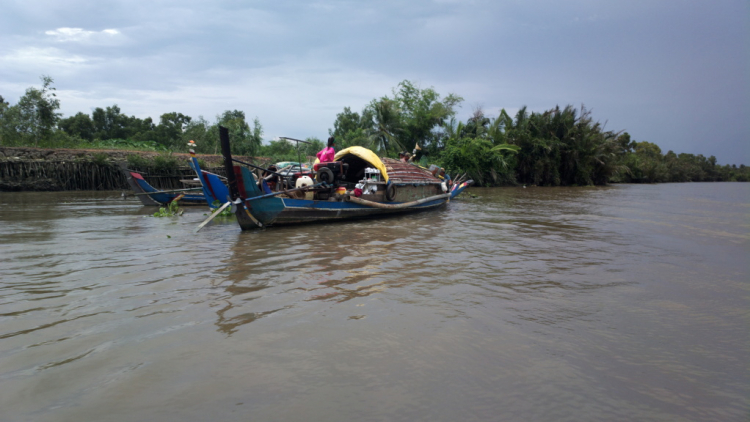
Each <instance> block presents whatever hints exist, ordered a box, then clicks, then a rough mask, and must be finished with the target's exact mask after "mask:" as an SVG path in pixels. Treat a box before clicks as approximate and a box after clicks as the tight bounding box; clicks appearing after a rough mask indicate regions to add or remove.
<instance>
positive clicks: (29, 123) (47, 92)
mask: <svg viewBox="0 0 750 422" xmlns="http://www.w3.org/2000/svg"><path fill="white" fill-rule="evenodd" d="M41 79H42V87H41V89H37V88H34V87H31V88H28V89H26V93H25V94H24V95H23V96H22V97H21V98H20V99H19V100H18V104H16V105H13V106H9V105H6V104H5V103H4V101H3V106H2V107H1V108H2V109H1V110H0V111H1V112H2V120H0V144H2V145H34V146H39V143H40V142H41V141H46V140H49V139H50V138H51V137H52V135H53V130H54V129H55V127H56V125H57V122H58V120H59V119H60V113H58V112H57V110H58V109H59V108H60V100H58V99H57V94H56V93H55V90H56V88H54V87H53V86H52V83H53V82H54V81H53V79H52V78H50V77H49V76H42V77H41Z"/></svg>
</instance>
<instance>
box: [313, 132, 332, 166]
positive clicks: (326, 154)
mask: <svg viewBox="0 0 750 422" xmlns="http://www.w3.org/2000/svg"><path fill="white" fill-rule="evenodd" d="M334 146H336V143H335V142H334V140H333V136H331V137H330V138H328V146H327V147H325V148H323V149H322V150H321V151H320V152H319V153H317V154H316V155H315V156H316V157H318V160H320V162H321V163H330V162H332V161H333V157H334V156H335V155H336V150H334V149H333V147H334Z"/></svg>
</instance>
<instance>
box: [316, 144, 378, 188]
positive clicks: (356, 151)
mask: <svg viewBox="0 0 750 422" xmlns="http://www.w3.org/2000/svg"><path fill="white" fill-rule="evenodd" d="M348 154H352V155H356V156H357V157H359V158H361V159H363V160H365V161H367V162H368V163H370V165H371V166H373V167H374V168H376V169H378V170H380V175H381V176H383V181H384V182H388V171H387V170H386V169H385V164H383V162H382V161H380V157H378V156H377V155H375V153H374V152H372V151H370V150H369V149H367V148H364V147H349V148H345V149H342V150H341V151H339V152H337V153H336V155H335V156H334V157H333V161H341V158H343V157H344V156H346V155H348ZM318 162H319V160H318V159H317V158H316V159H315V163H318Z"/></svg>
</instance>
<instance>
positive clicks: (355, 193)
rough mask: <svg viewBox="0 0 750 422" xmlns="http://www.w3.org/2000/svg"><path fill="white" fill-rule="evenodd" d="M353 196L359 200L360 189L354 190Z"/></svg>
mask: <svg viewBox="0 0 750 422" xmlns="http://www.w3.org/2000/svg"><path fill="white" fill-rule="evenodd" d="M354 196H356V197H357V198H359V197H360V196H362V189H360V188H354Z"/></svg>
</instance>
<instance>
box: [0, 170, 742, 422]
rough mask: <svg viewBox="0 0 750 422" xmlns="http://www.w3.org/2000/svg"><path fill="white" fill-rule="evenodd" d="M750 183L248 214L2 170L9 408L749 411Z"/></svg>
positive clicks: (320, 412) (567, 416)
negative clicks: (390, 210) (13, 187)
mask: <svg viewBox="0 0 750 422" xmlns="http://www.w3.org/2000/svg"><path fill="white" fill-rule="evenodd" d="M749 187H750V186H749V185H747V184H730V183H717V184H684V185H654V186H613V187H606V188H570V189H567V188H553V189H545V188H527V189H523V188H512V189H472V190H471V192H472V193H473V194H474V195H476V198H470V197H468V196H466V197H464V198H463V199H460V200H456V201H452V203H451V204H449V205H448V207H447V208H445V209H443V210H437V211H431V212H426V213H421V214H413V215H404V216H398V217H393V218H387V219H378V220H366V221H353V222H346V223H340V224H333V225H307V226H298V227H279V228H271V229H267V230H257V231H251V232H240V231H239V230H238V229H237V226H236V224H235V223H234V222H232V221H216V222H215V223H211V224H210V225H209V226H208V227H206V228H205V229H203V230H202V231H201V232H200V233H199V234H197V235H196V234H194V233H193V232H192V229H193V228H194V227H195V226H197V225H198V223H200V221H202V220H203V219H204V218H205V216H204V213H205V212H204V211H202V210H194V209H190V210H188V211H187V212H186V214H185V215H184V216H183V217H180V218H153V217H149V214H150V213H153V211H154V210H152V209H148V208H144V207H142V206H141V205H140V203H138V202H137V201H133V200H122V199H121V198H120V197H119V192H111V193H98V192H94V193H75V192H73V193H0V238H1V239H2V242H1V243H0V254H2V257H3V258H2V260H1V261H0V327H1V328H0V388H1V389H2V391H3V394H2V395H0V409H2V411H0V412H1V413H2V415H3V418H0V419H2V420H5V419H7V420H35V421H56V420H133V419H143V420H154V419H157V420H180V421H184V420H207V419H211V420H247V419H248V418H253V419H257V420H285V421H288V420H353V419H365V420H367V419H372V420H427V419H430V420H498V419H499V420H506V419H507V420H561V419H562V420H669V421H674V420H678V421H679V420H743V419H746V417H747V414H748V413H747V412H748V409H749V408H750V407H749V406H750V404H749V401H748V397H750V394H748V393H750V391H749V390H750V387H749V385H750V383H748V381H750V376H749V375H750V374H749V373H748V368H747V365H746V362H747V358H748V355H749V353H748V352H749V351H750V350H749V349H750V346H749V345H750V342H748V340H749V338H748V337H749V336H748V332H747V329H746V328H747V327H746V321H747V309H748V297H749V295H748V289H749V287H748V283H747V280H748V264H747V263H746V257H747V256H748V252H749V249H750V247H749V245H750V226H749V225H748V221H750V220H748V218H747V217H748V211H750V201H749V200H748V199H749V198H750V195H748V194H749V193H750V189H749Z"/></svg>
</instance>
